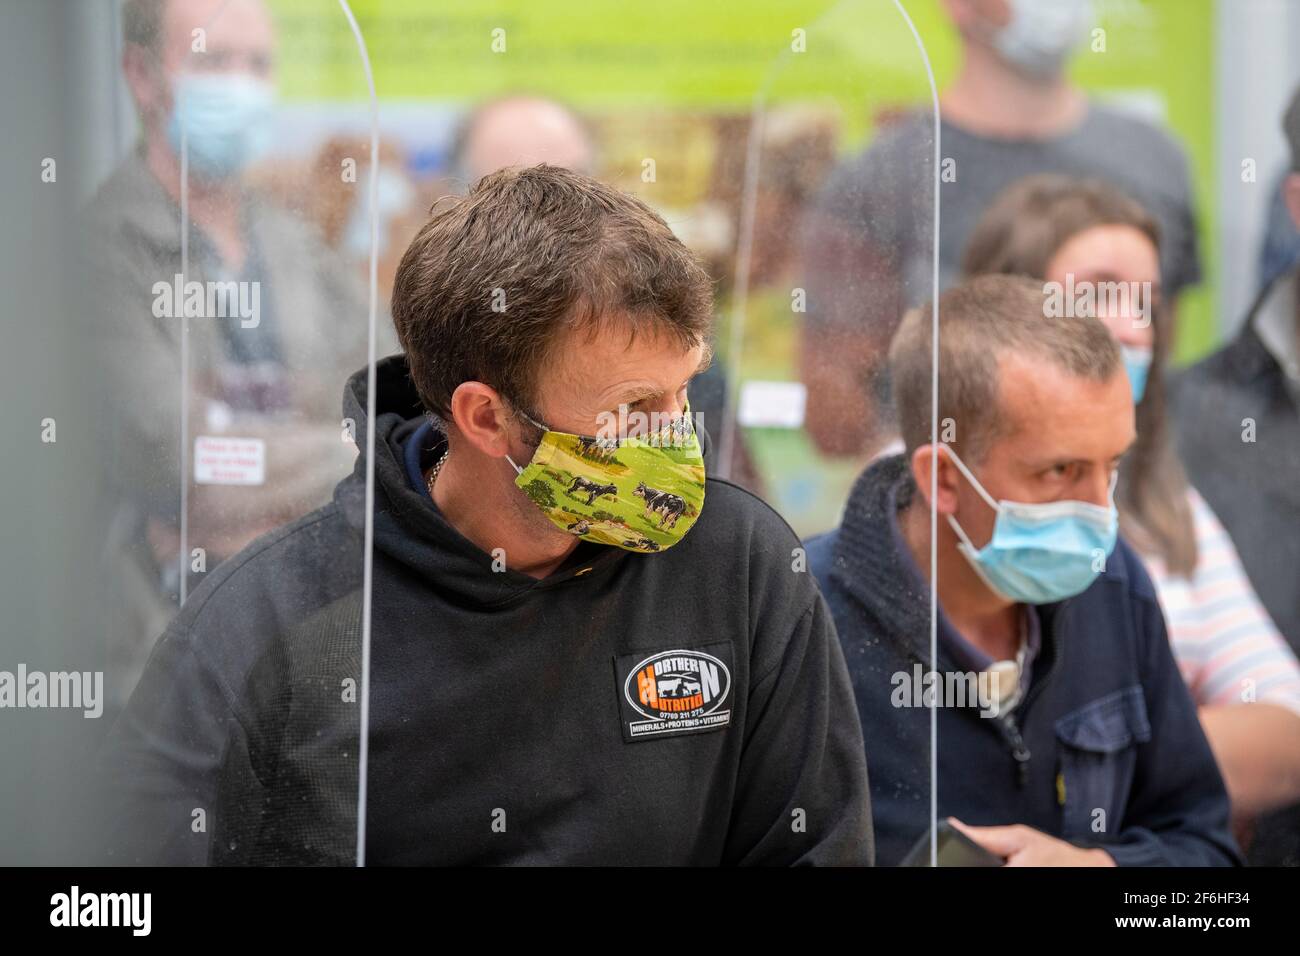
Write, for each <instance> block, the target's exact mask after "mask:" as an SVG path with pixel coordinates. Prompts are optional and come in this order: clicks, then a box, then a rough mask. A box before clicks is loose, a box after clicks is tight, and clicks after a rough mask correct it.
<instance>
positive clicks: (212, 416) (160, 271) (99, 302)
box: [83, 0, 367, 706]
mask: <svg viewBox="0 0 1300 956" xmlns="http://www.w3.org/2000/svg"><path fill="white" fill-rule="evenodd" d="M122 14H123V28H124V37H123V41H124V45H123V60H122V67H123V71H124V74H125V78H126V83H127V86H128V87H129V89H130V93H131V96H132V98H133V100H134V102H135V106H136V110H137V116H138V119H139V126H140V138H139V141H138V143H137V145H136V148H135V149H134V150H133V151H132V153H131V154H130V155H129V156H127V157H126V159H125V160H124V161H123V162H122V164H121V165H120V167H119V168H118V169H117V170H116V171H115V172H114V173H113V174H112V175H111V176H110V177H109V179H108V180H107V181H106V182H105V183H104V184H103V186H102V187H101V188H100V189H99V191H98V194H97V195H96V196H95V197H94V198H93V200H92V201H91V203H90V204H89V207H88V208H87V209H86V211H85V216H86V231H85V242H86V248H85V253H84V256H85V269H84V272H83V277H84V279H85V293H86V296H87V308H88V309H89V310H90V315H91V317H90V319H89V321H88V322H87V332H88V334H89V335H91V336H94V337H95V340H96V341H97V343H99V347H100V349H101V356H102V363H103V368H104V376H103V378H104V381H103V383H102V384H103V386H104V393H103V396H102V400H101V401H100V402H99V406H98V408H97V412H98V413H99V414H100V415H101V416H102V418H103V421H102V423H101V426H100V428H99V430H98V431H99V434H100V435H101V437H102V440H103V441H104V442H105V453H104V456H103V459H102V460H103V461H104V462H105V465H104V467H105V470H106V472H107V474H106V476H105V479H104V482H102V484H103V485H105V486H106V488H107V496H108V499H109V500H108V501H107V502H106V503H105V507H106V508H108V509H111V510H112V513H113V526H112V530H111V532H110V540H109V541H108V543H107V549H106V553H105V562H106V565H107V567H108V569H109V571H108V573H109V574H110V575H111V578H110V580H108V582H107V585H106V601H107V602H108V603H107V607H108V610H107V612H106V615H105V630H106V633H107V634H108V639H107V643H108V645H109V647H108V653H109V657H110V659H109V667H108V671H107V677H108V682H109V684H110V685H111V687H112V691H113V697H114V704H115V705H117V706H120V705H121V703H122V702H123V701H124V700H125V698H126V696H127V695H128V694H129V692H130V690H131V687H132V686H133V685H134V683H135V678H136V677H137V676H138V673H139V670H140V668H141V667H142V666H143V663H144V659H145V657H146V656H147V654H148V651H149V648H150V646H151V645H152V642H153V641H154V640H155V639H156V637H157V635H158V634H159V633H160V632H161V630H162V628H163V627H164V626H165V624H166V623H167V621H168V620H169V619H170V618H171V617H172V615H173V614H174V613H175V612H176V610H177V606H178V601H179V595H180V593H181V577H182V575H190V576H192V577H193V578H194V581H197V579H198V578H199V577H200V576H201V574H202V573H208V572H211V571H212V569H213V568H214V566H215V565H216V564H218V563H219V562H220V561H221V560H222V559H224V558H226V557H228V556H229V555H231V554H234V553H235V552H236V551H238V550H239V549H240V548H242V547H243V546H244V545H246V544H247V543H248V542H249V541H251V540H252V539H253V538H255V537H257V536H258V535H260V534H262V533H263V532H265V531H268V530H270V529H272V528H275V527H277V526H278V525H280V524H282V523H284V522H286V521H288V520H290V519H292V518H294V517H297V516H298V515H301V514H303V513H304V512H306V511H308V510H310V509H311V508H313V507H315V506H317V505H319V504H320V503H321V502H323V501H325V500H326V499H327V498H328V496H329V494H330V491H331V490H332V488H333V486H334V484H335V482H336V481H337V480H338V479H339V478H340V477H341V476H343V475H345V474H347V472H348V470H349V468H350V465H351V461H352V459H353V457H354V456H355V453H356V449H355V446H354V445H353V444H352V443H351V442H350V441H349V440H347V429H346V428H345V427H344V426H343V424H342V423H341V422H340V420H339V416H338V412H337V391H338V389H339V387H340V386H341V384H342V383H343V381H344V380H345V379H346V377H347V375H348V373H349V372H351V371H354V370H355V369H356V368H357V367H359V366H361V365H363V364H365V361H366V354H367V353H366V330H367V311H366V298H365V294H364V290H363V288H362V286H361V285H360V283H359V282H358V281H357V279H356V278H355V276H354V274H353V272H352V270H350V269H347V268H346V267H344V266H343V265H342V263H341V261H340V260H339V258H338V257H337V256H336V255H334V254H333V253H332V252H331V251H330V250H329V248H328V247H327V246H326V245H325V243H324V242H323V241H322V240H321V239H320V237H319V235H318V234H317V233H316V232H315V231H314V230H313V229H312V228H311V227H310V226H309V225H308V224H307V222H306V221H305V220H304V217H303V216H302V215H300V214H296V213H295V212H294V211H291V210H290V209H287V208H280V207H279V206H277V205H275V204H273V203H272V202H270V201H269V200H268V199H267V198H266V197H264V196H261V195H257V194H254V193H252V192H251V191H249V190H248V189H247V188H246V184H245V183H244V181H243V176H244V173H245V171H246V170H247V169H248V167H249V165H250V164H251V163H252V162H253V161H254V160H255V159H257V158H258V157H259V156H260V155H262V153H263V151H264V148H265V147H266V145H267V143H268V140H269V138H270V137H271V136H272V134H273V130H272V125H271V124H272V120H273V110H274V103H275V47H276V44H275V30H274V27H273V24H272V21H271V17H270V15H269V13H268V11H267V9H266V7H265V5H264V4H263V3H262V2H261V0H126V3H125V4H124V5H123V8H122ZM182 141H183V142H184V144H185V152H186V153H187V154H188V161H187V165H188V175H187V176H186V177H185V178H184V179H183V178H182ZM363 162H364V161H363ZM182 203H184V211H183V210H182ZM184 217H188V225H189V230H188V235H186V236H184V237H183V236H182V223H183V222H184V221H185V218H184ZM183 242H184V243H185V244H186V251H187V256H186V257H183V255H182V243H183ZM183 258H187V260H188V261H187V262H185V261H183ZM183 271H184V276H183V279H184V282H186V283H190V282H198V283H201V284H202V287H203V288H205V289H211V288H215V287H216V284H220V286H221V287H222V288H224V289H232V290H238V291H237V293H234V294H232V295H231V297H230V298H229V299H227V300H226V302H225V307H226V308H225V310H223V311H229V309H230V307H231V306H232V304H233V302H235V301H239V302H240V307H241V309H243V308H244V307H245V306H248V307H249V308H247V309H246V310H245V311H241V312H240V313H239V314H238V315H234V316H231V315H229V314H226V315H218V316H211V315H207V314H204V315H202V316H201V317H200V316H194V315H192V314H191V316H190V317H189V318H188V319H182V318H181V316H182V315H183V314H185V304H184V302H182V301H180V300H181V296H179V295H178V296H175V297H174V299H175V301H173V296H172V295H171V294H170V292H171V290H170V289H169V288H168V289H163V290H162V291H161V292H160V289H162V287H173V285H180V280H178V279H176V277H177V276H180V275H181V274H182V272H183ZM209 301H212V300H209ZM169 303H170V304H169ZM219 308H220V307H219ZM184 324H188V335H187V342H186V353H183V352H182V326H183V325H184ZM183 389H184V394H182V390H183ZM183 409H184V410H185V412H186V414H187V422H186V425H187V429H188V435H189V447H186V448H182V447H181V434H182V432H181V416H182V410H183ZM198 436H229V437H230V438H232V439H239V440H240V441H241V447H244V448H249V447H255V446H253V445H249V444H246V443H244V442H243V440H254V441H260V442H262V443H263V444H262V446H261V447H262V449H263V451H262V452H261V456H262V460H261V461H260V462H258V461H255V460H252V459H249V460H247V461H246V462H245V463H244V464H243V465H242V466H241V474H239V475H235V476H233V477H232V476H229V475H228V476H227V477H226V478H222V477H221V476H219V475H215V474H214V475H213V476H206V477H205V476H204V475H200V474H199V473H198V468H197V465H195V466H194V467H190V466H191V465H192V464H193V462H194V460H195V459H192V458H191V456H195V458H197V454H196V444H195V443H196V439H197V438H198ZM254 457H257V456H256V454H255V455H254ZM183 468H184V469H185V471H183ZM186 471H188V478H187V479H183V478H182V475H183V474H186ZM183 482H184V484H185V485H188V486H189V488H188V504H187V507H186V509H185V510H186V514H185V516H184V518H185V519H187V520H188V533H187V542H186V547H187V549H188V553H187V554H186V555H184V556H182V555H180V553H179V552H180V548H181V522H182V514H181V511H182V504H181V502H182V486H183ZM194 549H202V552H201V555H200V556H196V553H195V550H194ZM186 583H187V584H192V583H193V582H192V581H187V582H186Z"/></svg>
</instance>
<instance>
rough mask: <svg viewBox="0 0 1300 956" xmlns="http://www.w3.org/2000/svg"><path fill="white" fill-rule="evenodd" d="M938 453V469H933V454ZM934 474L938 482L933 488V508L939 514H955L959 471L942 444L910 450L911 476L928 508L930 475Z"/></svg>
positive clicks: (959, 478)
mask: <svg viewBox="0 0 1300 956" xmlns="http://www.w3.org/2000/svg"><path fill="white" fill-rule="evenodd" d="M936 451H937V453H938V471H937V472H935V471H934V467H935V454H936ZM932 473H933V474H935V475H936V476H937V478H938V482H937V485H936V488H935V491H936V497H935V503H936V507H935V510H936V511H938V512H939V514H941V515H950V514H956V512H957V484H958V482H960V481H961V472H959V471H958V470H957V466H956V465H954V464H953V462H952V458H950V457H949V456H948V452H947V450H946V449H945V448H944V447H943V446H942V445H921V446H919V447H917V449H916V450H915V451H913V452H912V477H913V479H915V481H916V487H917V490H918V491H920V492H921V498H922V500H923V501H925V505H926V507H927V508H928V507H929V506H930V476H931V474H932Z"/></svg>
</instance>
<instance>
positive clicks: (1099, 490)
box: [1082, 468, 1111, 508]
mask: <svg viewBox="0 0 1300 956" xmlns="http://www.w3.org/2000/svg"><path fill="white" fill-rule="evenodd" d="M1110 483H1111V472H1110V471H1109V470H1108V469H1106V468H1098V469H1095V473H1094V474H1093V475H1091V476H1090V477H1089V478H1088V479H1087V488H1086V494H1085V495H1084V496H1083V498H1082V500H1083V501H1086V502H1088V503H1089V504H1094V505H1100V506H1101V507H1103V508H1106V507H1109V506H1110Z"/></svg>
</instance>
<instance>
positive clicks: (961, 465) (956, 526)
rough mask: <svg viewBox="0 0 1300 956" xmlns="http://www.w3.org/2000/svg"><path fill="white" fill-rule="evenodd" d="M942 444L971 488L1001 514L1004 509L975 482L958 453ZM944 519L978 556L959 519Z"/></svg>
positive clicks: (951, 517) (977, 551)
mask: <svg viewBox="0 0 1300 956" xmlns="http://www.w3.org/2000/svg"><path fill="white" fill-rule="evenodd" d="M941 444H942V445H943V448H944V450H945V451H946V452H948V455H949V457H951V458H952V463H953V464H954V465H956V466H957V469H958V470H959V471H960V472H961V473H962V474H963V475H965V476H966V480H967V481H969V482H970V483H971V487H973V488H974V489H975V490H976V491H978V492H979V494H980V497H981V498H983V499H984V500H985V502H987V503H988V506H989V507H990V508H992V509H993V510H994V512H996V513H998V514H1001V512H1002V509H1001V508H999V507H998V505H997V502H996V501H994V500H993V499H992V498H991V497H989V493H988V492H987V491H985V490H984V486H983V485H981V484H980V483H979V482H978V481H976V480H975V476H974V475H972V474H971V473H970V469H969V468H967V467H966V465H965V463H964V462H963V461H962V460H961V458H959V457H958V456H957V453H956V452H955V451H953V450H952V446H951V445H949V444H948V443H947V442H942V443H941ZM944 517H945V518H947V519H948V526H949V527H950V528H952V530H953V532H954V533H955V534H956V535H957V537H959V538H961V541H962V544H964V545H966V547H967V548H968V549H970V552H971V554H978V553H979V548H977V547H975V543H974V542H973V541H971V539H970V538H969V537H967V535H966V532H965V531H963V530H962V527H961V525H959V524H958V523H957V519H956V518H954V517H953V516H952V515H950V514H948V515H944Z"/></svg>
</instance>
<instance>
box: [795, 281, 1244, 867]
mask: <svg viewBox="0 0 1300 956" xmlns="http://www.w3.org/2000/svg"><path fill="white" fill-rule="evenodd" d="M938 312H939V349H938V353H939V382H938V386H939V408H938V414H937V419H938V428H939V434H938V435H937V436H936V437H937V438H938V441H934V440H933V439H932V431H931V389H932V367H933V365H932V354H933V351H932V350H933V343H932V337H931V327H932V326H931V323H932V317H931V310H930V309H929V308H928V307H927V308H924V309H920V310H914V311H912V312H911V313H909V314H908V315H907V316H906V317H905V318H904V320H903V322H902V325H901V326H900V329H899V332H898V334H897V336H896V337H895V339H894V342H893V345H892V347H891V350H890V371H891V373H892V380H893V387H894V398H895V401H896V402H897V405H898V409H899V420H900V425H901V428H902V433H903V439H904V442H905V445H906V453H905V454H901V455H894V456H890V457H886V458H883V459H881V460H879V461H877V462H876V463H875V464H873V465H872V466H871V467H869V468H868V469H867V470H866V471H865V472H864V473H863V474H862V476H861V477H860V478H859V480H858V483H857V485H856V486H855V488H854V491H853V493H852V495H851V497H850V500H849V502H848V504H847V506H846V509H845V514H844V518H843V521H842V523H841V526H840V527H839V528H838V529H836V530H835V531H833V532H831V533H830V534H828V535H824V536H821V537H818V538H815V539H813V540H812V541H811V542H809V546H808V550H809V563H810V567H811V569H812V571H813V573H814V574H815V575H816V576H817V578H818V581H819V583H820V584H821V586H822V589H823V592H824V593H825V595H826V597H827V601H828V603H829V604H830V606H831V610H832V613H833V615H834V617H835V620H836V626H837V629H838V631H839V634H840V640H841V642H842V644H843V646H844V651H845V658H846V660H848V661H849V668H850V673H851V675H852V677H853V680H854V691H855V693H856V696H857V701H858V710H859V716H860V718H861V721H862V726H863V728H864V731H865V732H866V737H867V739H868V740H870V739H872V738H873V737H874V738H876V739H879V738H881V737H882V736H883V737H884V738H886V739H889V740H891V741H894V745H893V746H891V747H888V748H874V749H873V760H874V766H873V769H872V777H871V786H872V805H873V813H874V817H875V825H876V835H877V848H878V849H877V852H878V858H879V861H880V862H881V863H884V864H889V863H897V862H899V861H900V860H901V859H902V858H903V857H904V855H905V854H906V852H907V851H908V849H909V848H910V847H911V846H913V845H914V844H915V843H916V841H917V840H918V839H919V838H922V837H923V836H924V835H925V833H926V832H927V830H928V829H929V827H930V825H931V823H932V820H931V817H930V801H929V800H928V799H924V797H926V796H928V795H929V780H930V776H929V775H930V761H929V759H928V758H929V755H930V749H929V732H930V718H931V713H930V711H931V709H932V708H937V709H938V714H937V722H938V752H937V753H936V754H935V755H934V758H935V761H936V763H937V780H938V792H937V794H936V795H935V796H936V798H937V803H938V816H939V818H940V819H943V818H952V820H953V826H954V827H956V828H958V829H960V830H963V831H964V832H965V833H966V834H967V835H968V836H969V837H971V839H973V840H974V841H975V842H976V843H978V844H980V845H981V846H983V847H984V848H985V849H986V850H988V851H989V853H991V854H992V855H993V856H995V857H997V858H1000V859H1002V860H1004V861H1005V862H1006V863H1008V864H1011V865H1024V866H1057V865H1060V866H1088V865H1103V866H1109V865H1116V864H1119V865H1137V864H1144V865H1151V864H1166V865H1184V866H1185V865H1213V864H1227V863H1235V862H1237V861H1238V854H1237V850H1236V847H1235V846H1234V844H1233V842H1232V838H1231V836H1230V833H1229V830H1228V800H1227V794H1226V791H1225V790H1224V785H1223V781H1222V779H1221V777H1220V775H1219V772H1218V769H1217V767H1216V765H1215V762H1214V757H1213V755H1212V753H1211V751H1210V748H1209V745H1208V744H1207V742H1206V739H1205V736H1204V734H1203V733H1202V731H1201V728H1200V725H1199V723H1198V722H1197V715H1196V709H1195V706H1194V705H1193V703H1192V699H1191V697H1190V696H1189V694H1188V692H1187V689H1186V687H1185V685H1184V683H1183V681H1182V678H1181V677H1180V675H1179V672H1178V669H1177V666H1176V664H1175V662H1174V659H1173V657H1172V655H1171V653H1170V650H1169V644H1168V639H1167V637H1166V633H1165V626H1164V620H1163V617H1162V616H1161V611H1160V607H1159V605H1158V603H1157V600H1156V597H1155V593H1154V591H1153V589H1152V585H1151V582H1150V580H1149V578H1148V577H1147V575H1146V572H1145V571H1144V570H1143V569H1142V566H1141V564H1140V563H1139V561H1138V559H1137V558H1136V556H1135V554H1134V552H1133V551H1131V550H1130V549H1129V547H1128V545H1127V544H1125V543H1124V542H1123V541H1122V540H1120V539H1118V538H1117V533H1116V527H1117V516H1116V512H1115V504H1114V499H1113V493H1114V487H1115V475H1116V469H1117V467H1118V465H1119V461H1120V459H1121V457H1122V456H1123V455H1124V454H1125V452H1126V451H1127V450H1128V449H1129V447H1130V446H1131V445H1132V443H1133V441H1134V438H1135V436H1136V432H1135V427H1134V410H1133V398H1132V387H1131V385H1130V381H1129V377H1128V376H1127V375H1126V374H1125V371H1124V364H1123V362H1122V360H1121V356H1120V352H1119V349H1118V348H1117V346H1116V344H1115V342H1114V341H1113V339H1112V338H1111V336H1110V333H1109V332H1108V331H1107V329H1106V327H1105V325H1104V324H1102V323H1101V322H1100V321H1098V320H1096V319H1093V318H1078V319H1075V318H1071V319H1055V318H1047V317H1046V315H1047V312H1046V310H1045V300H1044V293H1043V290H1042V286H1041V283H1037V282H1033V281H1031V280H1028V279H1024V278H1020V277H1013V276H985V277H981V278H977V279H973V280H970V281H968V282H966V283H964V284H962V285H959V286H957V287H955V288H953V289H952V290H950V291H949V292H947V293H945V294H944V295H943V296H942V297H941V298H940V299H939V305H938ZM932 548H933V556H934V558H933V560H934V571H933V573H932V570H931V554H932V551H931V549H932ZM932 600H933V601H934V602H937V608H936V615H937V635H936V636H937V645H936V646H937V652H936V656H935V657H933V658H932V656H931V649H930V639H929V634H930V609H931V602H932ZM926 672H929V674H933V675H938V680H937V681H934V682H933V683H930V680H931V677H930V676H929V675H927V673H926ZM918 678H920V679H921V680H922V681H924V682H926V683H927V684H928V685H929V686H930V687H931V688H932V689H933V690H932V692H931V694H930V695H928V696H927V695H926V694H923V693H918V694H912V693H908V692H900V689H906V688H907V687H908V685H909V684H910V683H911V682H914V681H916V680H917V679H918ZM953 678H963V679H964V678H969V681H970V683H969V684H967V685H966V686H973V687H977V688H979V689H978V691H977V692H976V695H975V697H976V699H975V700H970V699H964V698H963V699H957V698H954V697H953V695H952V693H951V691H950V690H949V689H950V688H954V687H957V686H959V683H958V681H956V680H954V679H953ZM882 749H883V750H884V751H885V752H884V753H879V751H880V750H882Z"/></svg>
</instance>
